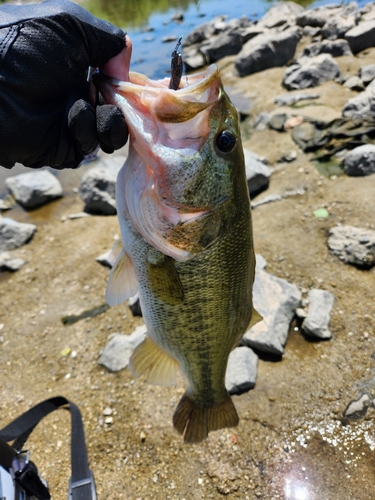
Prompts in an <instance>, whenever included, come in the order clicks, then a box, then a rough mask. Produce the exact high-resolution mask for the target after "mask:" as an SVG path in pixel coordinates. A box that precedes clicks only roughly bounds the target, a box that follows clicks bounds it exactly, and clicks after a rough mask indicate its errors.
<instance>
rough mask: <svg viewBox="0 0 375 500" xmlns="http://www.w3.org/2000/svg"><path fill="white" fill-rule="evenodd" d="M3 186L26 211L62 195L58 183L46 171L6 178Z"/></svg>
mask: <svg viewBox="0 0 375 500" xmlns="http://www.w3.org/2000/svg"><path fill="white" fill-rule="evenodd" d="M5 184H6V185H7V187H8V189H9V191H10V192H11V193H12V195H13V196H14V198H15V199H16V200H17V201H18V203H20V205H22V206H23V207H25V208H27V209H32V208H37V207H40V206H41V205H44V204H45V203H48V202H49V201H51V200H54V199H56V198H59V197H61V196H62V195H63V190H62V187H61V184H60V182H59V181H58V179H57V178H56V177H55V176H54V175H53V174H51V172H50V171H49V170H46V169H42V170H36V171H35V172H27V173H26V174H20V175H15V176H14V177H8V178H7V179H6V180H5Z"/></svg>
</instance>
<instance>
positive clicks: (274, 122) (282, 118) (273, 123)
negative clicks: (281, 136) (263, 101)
mask: <svg viewBox="0 0 375 500" xmlns="http://www.w3.org/2000/svg"><path fill="white" fill-rule="evenodd" d="M287 119H288V115H287V114H285V113H276V114H274V115H272V116H271V119H270V121H269V122H268V126H269V128H270V129H272V130H277V131H278V132H282V131H283V130H284V123H285V122H286V121H287Z"/></svg>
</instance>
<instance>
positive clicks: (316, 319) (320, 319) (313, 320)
mask: <svg viewBox="0 0 375 500" xmlns="http://www.w3.org/2000/svg"><path fill="white" fill-rule="evenodd" d="M308 301H309V306H308V310H307V317H306V318H305V319H304V321H303V323H302V329H303V330H304V331H305V332H306V333H307V334H308V335H312V336H313V337H318V338H320V339H330V338H331V337H332V333H331V332H330V331H329V329H328V325H329V322H330V319H331V310H332V307H333V303H334V301H335V297H334V296H333V294H332V293H330V292H327V291H325V290H318V289H316V288H314V289H312V290H310V292H309V294H308Z"/></svg>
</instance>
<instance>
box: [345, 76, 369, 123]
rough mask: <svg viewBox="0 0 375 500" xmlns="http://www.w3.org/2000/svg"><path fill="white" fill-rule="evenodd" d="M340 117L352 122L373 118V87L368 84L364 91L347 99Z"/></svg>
mask: <svg viewBox="0 0 375 500" xmlns="http://www.w3.org/2000/svg"><path fill="white" fill-rule="evenodd" d="M342 116H344V117H345V118H353V119H354V120H363V119H366V118H369V119H370V120H372V119H373V118H374V116H375V87H372V84H371V83H370V85H369V86H368V87H367V88H366V90H365V91H363V92H361V93H360V94H358V95H357V96H355V97H352V98H351V99H348V101H347V102H346V103H345V104H344V107H343V108H342Z"/></svg>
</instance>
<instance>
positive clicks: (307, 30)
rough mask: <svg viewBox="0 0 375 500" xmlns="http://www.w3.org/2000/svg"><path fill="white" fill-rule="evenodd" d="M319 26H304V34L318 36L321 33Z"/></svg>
mask: <svg viewBox="0 0 375 500" xmlns="http://www.w3.org/2000/svg"><path fill="white" fill-rule="evenodd" d="M320 29H321V28H319V27H315V28H313V27H312V26H305V27H304V28H303V36H309V37H311V38H313V37H316V36H317V35H319V33H320Z"/></svg>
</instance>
